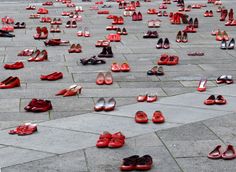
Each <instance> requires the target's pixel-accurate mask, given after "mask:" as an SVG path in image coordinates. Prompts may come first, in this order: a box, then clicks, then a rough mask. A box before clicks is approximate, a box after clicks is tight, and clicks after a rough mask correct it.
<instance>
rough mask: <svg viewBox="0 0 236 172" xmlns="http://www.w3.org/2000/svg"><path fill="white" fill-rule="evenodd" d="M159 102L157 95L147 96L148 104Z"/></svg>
mask: <svg viewBox="0 0 236 172" xmlns="http://www.w3.org/2000/svg"><path fill="white" fill-rule="evenodd" d="M155 101H157V95H148V96H147V102H148V103H152V102H155Z"/></svg>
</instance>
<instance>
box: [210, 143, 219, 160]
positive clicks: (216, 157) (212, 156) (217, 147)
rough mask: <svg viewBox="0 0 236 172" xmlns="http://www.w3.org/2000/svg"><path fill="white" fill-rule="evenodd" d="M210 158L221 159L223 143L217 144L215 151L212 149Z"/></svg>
mask: <svg viewBox="0 0 236 172" xmlns="http://www.w3.org/2000/svg"><path fill="white" fill-rule="evenodd" d="M207 157H208V158H210V159H220V158H222V151H221V145H217V146H216V147H215V149H214V150H213V151H211V152H210V153H209V154H208V156H207Z"/></svg>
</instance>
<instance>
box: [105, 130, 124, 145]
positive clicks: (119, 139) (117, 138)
mask: <svg viewBox="0 0 236 172" xmlns="http://www.w3.org/2000/svg"><path fill="white" fill-rule="evenodd" d="M124 144H125V136H124V135H123V134H122V133H121V132H117V133H115V134H112V139H111V141H110V142H109V144H108V147H109V148H120V147H122V146H123V145H124Z"/></svg>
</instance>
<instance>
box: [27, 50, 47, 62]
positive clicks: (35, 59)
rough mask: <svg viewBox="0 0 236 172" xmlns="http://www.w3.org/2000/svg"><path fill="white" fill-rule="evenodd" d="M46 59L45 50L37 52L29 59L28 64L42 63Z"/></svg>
mask: <svg viewBox="0 0 236 172" xmlns="http://www.w3.org/2000/svg"><path fill="white" fill-rule="evenodd" d="M47 59H48V53H47V51H46V50H43V51H41V52H40V51H39V50H37V51H36V52H35V53H34V54H33V55H32V56H31V57H30V58H29V59H28V61H29V62H39V61H44V60H47Z"/></svg>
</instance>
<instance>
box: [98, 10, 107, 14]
mask: <svg viewBox="0 0 236 172" xmlns="http://www.w3.org/2000/svg"><path fill="white" fill-rule="evenodd" d="M97 14H109V11H108V10H101V11H98V12H97Z"/></svg>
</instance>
